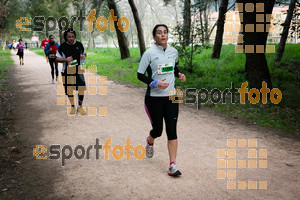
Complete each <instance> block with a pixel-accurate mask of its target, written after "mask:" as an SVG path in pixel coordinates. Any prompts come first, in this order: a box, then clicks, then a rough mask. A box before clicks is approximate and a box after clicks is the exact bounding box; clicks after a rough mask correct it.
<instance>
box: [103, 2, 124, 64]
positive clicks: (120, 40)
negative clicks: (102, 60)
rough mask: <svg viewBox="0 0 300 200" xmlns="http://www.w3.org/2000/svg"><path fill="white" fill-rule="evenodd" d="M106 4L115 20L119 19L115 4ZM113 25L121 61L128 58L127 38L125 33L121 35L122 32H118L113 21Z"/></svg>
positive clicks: (116, 25) (115, 22)
mask: <svg viewBox="0 0 300 200" xmlns="http://www.w3.org/2000/svg"><path fill="white" fill-rule="evenodd" d="M107 4H108V7H109V9H112V10H114V13H115V15H116V16H117V19H119V18H120V15H119V12H118V10H117V5H116V2H115V1H114V0H107ZM114 25H115V31H116V32H117V38H118V43H119V49H120V53H121V59H125V58H129V57H130V52H129V49H128V41H127V37H126V36H125V33H123V32H122V31H120V30H119V28H118V22H117V21H114Z"/></svg>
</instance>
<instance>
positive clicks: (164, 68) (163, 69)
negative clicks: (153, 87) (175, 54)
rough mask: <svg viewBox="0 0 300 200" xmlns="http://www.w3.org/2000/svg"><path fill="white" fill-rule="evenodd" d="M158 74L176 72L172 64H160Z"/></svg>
mask: <svg viewBox="0 0 300 200" xmlns="http://www.w3.org/2000/svg"><path fill="white" fill-rule="evenodd" d="M157 71H158V72H157V73H158V74H167V73H172V72H173V71H174V67H173V64H172V63H169V64H159V65H158V68H157Z"/></svg>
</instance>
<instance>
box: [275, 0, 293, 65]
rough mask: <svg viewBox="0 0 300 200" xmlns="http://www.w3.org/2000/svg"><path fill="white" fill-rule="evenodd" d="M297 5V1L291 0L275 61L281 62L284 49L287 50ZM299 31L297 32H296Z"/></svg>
mask: <svg viewBox="0 0 300 200" xmlns="http://www.w3.org/2000/svg"><path fill="white" fill-rule="evenodd" d="M295 4H296V0H291V2H290V5H289V10H288V12H287V15H286V18H285V21H284V24H283V26H284V27H283V30H282V34H281V38H280V42H279V45H278V49H277V54H276V57H275V61H276V62H279V61H280V60H281V58H282V55H283V52H284V48H285V43H286V39H287V37H288V35H289V29H290V25H291V21H292V18H293V12H294V9H295ZM295 31H297V30H295Z"/></svg>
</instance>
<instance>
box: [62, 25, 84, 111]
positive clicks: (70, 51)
mask: <svg viewBox="0 0 300 200" xmlns="http://www.w3.org/2000/svg"><path fill="white" fill-rule="evenodd" d="M64 39H65V42H64V43H62V44H61V45H60V46H59V48H58V51H57V53H56V61H57V62H61V63H63V69H62V72H61V74H62V77H63V83H64V87H65V93H66V95H68V99H69V101H70V104H71V109H70V112H69V115H75V103H74V94H73V93H74V90H77V91H78V108H77V113H78V114H79V115H86V112H85V111H84V109H83V108H82V102H83V98H84V95H83V94H84V91H85V89H86V85H85V80H84V75H83V72H82V68H81V65H82V62H83V61H84V60H85V57H86V52H85V50H84V48H83V45H82V43H81V42H78V41H76V32H75V31H74V30H73V29H71V28H70V29H68V30H66V31H65V32H64ZM68 79H69V81H68Z"/></svg>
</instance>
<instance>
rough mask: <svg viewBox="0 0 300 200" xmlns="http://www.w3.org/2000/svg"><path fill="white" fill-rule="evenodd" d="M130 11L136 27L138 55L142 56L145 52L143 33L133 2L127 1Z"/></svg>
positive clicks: (132, 0)
mask: <svg viewBox="0 0 300 200" xmlns="http://www.w3.org/2000/svg"><path fill="white" fill-rule="evenodd" d="M128 2H129V4H130V7H131V10H132V14H133V17H134V22H135V25H136V29H137V33H138V39H139V46H140V55H141V56H142V55H143V53H144V52H145V51H146V44H145V40H144V32H143V28H142V24H141V21H140V18H139V13H138V10H137V8H136V6H135V3H134V0H128Z"/></svg>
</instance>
